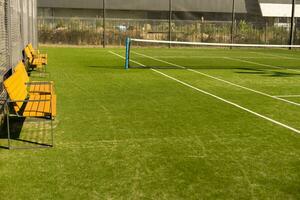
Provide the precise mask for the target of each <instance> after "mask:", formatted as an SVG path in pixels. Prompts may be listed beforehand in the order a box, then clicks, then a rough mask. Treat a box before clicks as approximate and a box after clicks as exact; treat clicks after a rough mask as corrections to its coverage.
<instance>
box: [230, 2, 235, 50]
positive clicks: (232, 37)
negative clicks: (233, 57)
mask: <svg viewBox="0 0 300 200" xmlns="http://www.w3.org/2000/svg"><path fill="white" fill-rule="evenodd" d="M234 27H235V0H232V12H231V44H233V43H234Z"/></svg>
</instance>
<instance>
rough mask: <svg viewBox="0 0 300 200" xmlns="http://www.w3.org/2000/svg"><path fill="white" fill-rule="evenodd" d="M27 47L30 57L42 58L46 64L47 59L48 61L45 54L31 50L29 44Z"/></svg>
mask: <svg viewBox="0 0 300 200" xmlns="http://www.w3.org/2000/svg"><path fill="white" fill-rule="evenodd" d="M27 47H28V48H29V50H30V52H31V54H32V56H33V57H34V58H39V57H40V58H44V59H45V60H46V62H47V59H48V55H47V54H41V53H40V51H39V50H35V49H34V48H33V46H32V44H31V43H29V44H28V45H27Z"/></svg>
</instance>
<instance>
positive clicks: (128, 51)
mask: <svg viewBox="0 0 300 200" xmlns="http://www.w3.org/2000/svg"><path fill="white" fill-rule="evenodd" d="M130 43H131V40H130V38H129V37H127V38H126V57H125V69H129V56H130Z"/></svg>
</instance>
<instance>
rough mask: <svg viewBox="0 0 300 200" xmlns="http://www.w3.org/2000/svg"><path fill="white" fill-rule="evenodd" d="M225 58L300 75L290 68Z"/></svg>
mask: <svg viewBox="0 0 300 200" xmlns="http://www.w3.org/2000/svg"><path fill="white" fill-rule="evenodd" d="M224 58H225V59H227V60H234V61H239V62H244V63H249V64H253V65H258V66H263V67H270V68H274V69H283V70H289V71H293V72H298V73H299V72H300V70H295V69H288V68H284V67H278V66H274V65H268V64H262V63H258V62H252V61H249V60H243V59H239V58H230V57H224Z"/></svg>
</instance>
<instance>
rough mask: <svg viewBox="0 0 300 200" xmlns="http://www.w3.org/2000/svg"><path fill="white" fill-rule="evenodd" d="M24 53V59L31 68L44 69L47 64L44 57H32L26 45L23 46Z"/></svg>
mask: <svg viewBox="0 0 300 200" xmlns="http://www.w3.org/2000/svg"><path fill="white" fill-rule="evenodd" d="M24 54H25V57H26V60H27V62H28V64H29V66H30V67H31V68H32V69H40V70H41V69H46V68H45V66H46V64H47V61H46V60H45V58H42V57H37V58H35V57H33V55H32V54H31V52H30V50H29V48H28V47H25V49H24Z"/></svg>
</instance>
